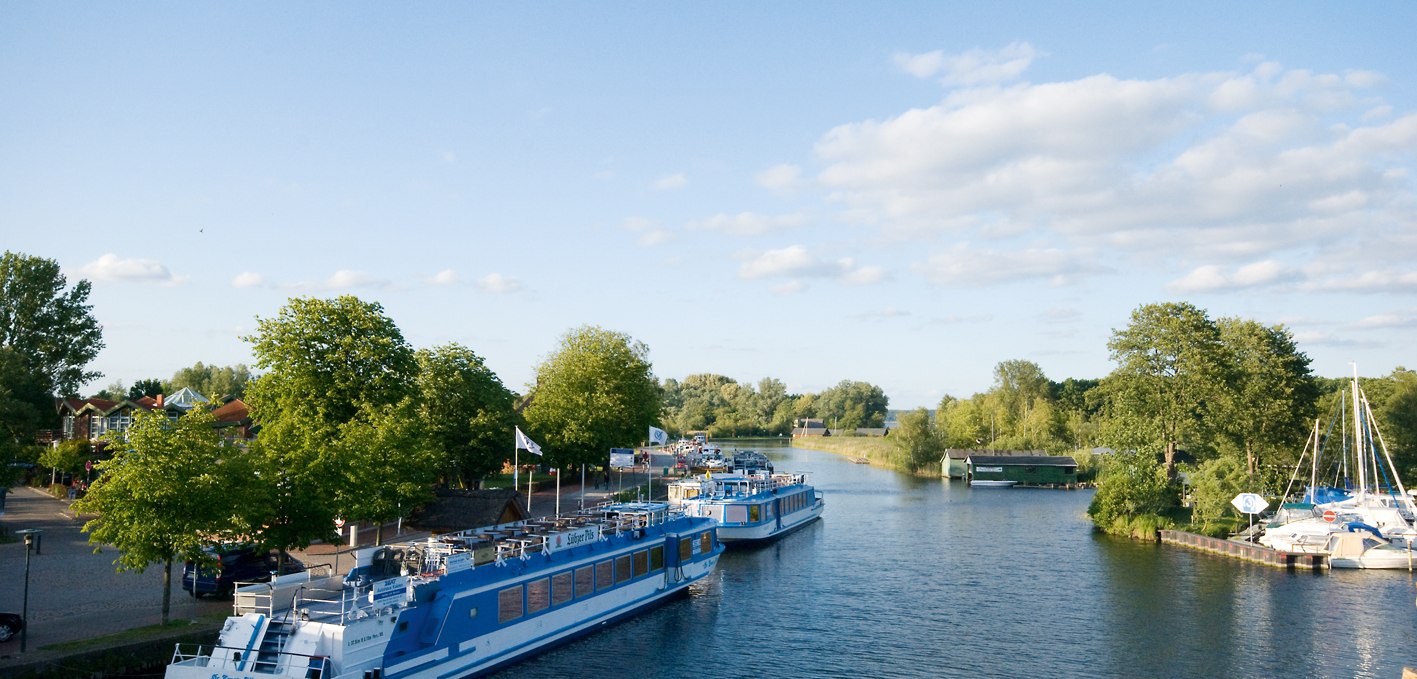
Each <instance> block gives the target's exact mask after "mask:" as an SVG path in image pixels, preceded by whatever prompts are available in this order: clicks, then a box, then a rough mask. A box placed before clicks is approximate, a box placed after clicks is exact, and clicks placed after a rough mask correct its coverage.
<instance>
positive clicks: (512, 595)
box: [497, 585, 522, 622]
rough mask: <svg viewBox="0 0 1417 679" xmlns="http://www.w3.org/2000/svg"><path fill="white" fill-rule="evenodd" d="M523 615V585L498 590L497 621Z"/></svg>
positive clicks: (504, 620) (514, 618)
mask: <svg viewBox="0 0 1417 679" xmlns="http://www.w3.org/2000/svg"><path fill="white" fill-rule="evenodd" d="M520 617H522V586H521V585H517V586H516V587H508V588H506V589H504V590H502V591H500V592H497V622H508V621H511V620H516V619H517V618H520Z"/></svg>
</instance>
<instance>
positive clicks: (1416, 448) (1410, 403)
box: [1364, 368, 1417, 488]
mask: <svg viewBox="0 0 1417 679" xmlns="http://www.w3.org/2000/svg"><path fill="white" fill-rule="evenodd" d="M1390 379H1391V380H1392V381H1393V382H1394V388H1393V391H1392V393H1391V394H1390V395H1389V396H1388V398H1387V400H1386V402H1384V403H1383V404H1382V405H1381V406H1377V405H1374V410H1375V411H1376V415H1377V416H1378V418H1379V421H1380V422H1381V423H1382V428H1381V429H1380V431H1381V432H1383V437H1384V438H1383V440H1384V441H1386V442H1387V446H1388V451H1389V452H1390V453H1391V454H1392V462H1393V465H1394V466H1396V467H1397V469H1398V472H1399V473H1400V474H1401V475H1402V477H1403V478H1404V479H1406V480H1407V487H1408V488H1412V483H1413V480H1414V479H1417V373H1414V372H1411V371H1409V370H1404V369H1402V368H1398V369H1396V370H1394V371H1393V374H1392V377H1391V378H1390ZM1364 392H1365V393H1366V392H1367V389H1366V388H1365V389H1364Z"/></svg>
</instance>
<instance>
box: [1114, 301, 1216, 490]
mask: <svg viewBox="0 0 1417 679" xmlns="http://www.w3.org/2000/svg"><path fill="white" fill-rule="evenodd" d="M1107 349H1108V350H1109V352H1110V354H1111V357H1112V360H1113V361H1115V362H1116V363H1117V367H1116V368H1115V369H1114V370H1113V371H1112V372H1111V373H1110V374H1109V375H1108V376H1107V377H1106V378H1105V379H1104V380H1103V384H1102V389H1103V390H1104V391H1105V393H1106V395H1107V398H1108V411H1107V422H1106V425H1105V426H1104V429H1103V431H1104V434H1103V435H1104V436H1105V437H1106V438H1107V440H1108V442H1109V443H1110V444H1112V446H1113V447H1114V448H1117V449H1118V450H1136V451H1139V452H1143V453H1147V454H1154V453H1155V452H1156V451H1163V452H1164V454H1165V470H1166V474H1167V477H1168V478H1174V476H1175V469H1176V450H1177V448H1178V447H1179V446H1181V445H1185V446H1187V447H1188V448H1189V449H1190V451H1191V452H1193V453H1201V454H1202V456H1206V455H1204V454H1205V453H1208V452H1213V451H1214V447H1215V437H1216V435H1217V429H1218V428H1219V427H1218V425H1220V424H1221V423H1220V422H1218V421H1217V420H1218V418H1217V417H1216V415H1218V414H1219V404H1220V403H1221V402H1223V400H1224V399H1225V398H1227V396H1226V391H1227V390H1228V389H1229V387H1230V384H1231V381H1232V379H1233V378H1232V377H1231V371H1230V370H1229V369H1228V368H1227V366H1226V364H1225V350H1224V344H1223V343H1222V342H1221V339H1220V330H1219V329H1218V328H1217V327H1216V324H1215V322H1213V321H1212V320H1211V319H1210V318H1209V317H1208V316H1207V315H1206V313H1205V311H1203V310H1201V309H1199V308H1196V307H1195V306H1193V305H1191V304H1187V303H1184V302H1167V303H1161V304H1146V305H1143V306H1141V307H1138V308H1137V309H1136V310H1135V311H1133V312H1132V317H1131V323H1130V324H1129V325H1128V326H1127V327H1126V328H1123V329H1121V330H1115V331H1113V333H1112V338H1111V340H1110V341H1108V342H1107Z"/></svg>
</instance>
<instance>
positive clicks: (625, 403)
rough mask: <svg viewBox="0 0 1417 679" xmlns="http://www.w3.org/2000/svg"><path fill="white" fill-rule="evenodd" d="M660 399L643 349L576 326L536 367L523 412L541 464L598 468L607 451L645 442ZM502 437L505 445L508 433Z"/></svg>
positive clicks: (591, 328)
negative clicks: (541, 454)
mask: <svg viewBox="0 0 1417 679" xmlns="http://www.w3.org/2000/svg"><path fill="white" fill-rule="evenodd" d="M687 381H688V380H685V382H686V383H687ZM659 398H660V396H659V381H658V380H656V379H655V376H654V372H653V366H652V365H651V364H650V361H649V347H647V346H645V344H644V343H643V342H637V341H635V340H633V339H631V338H630V336H629V335H626V334H624V333H619V332H614V331H610V330H605V329H602V328H599V327H596V326H583V327H581V328H577V329H575V330H572V331H570V332H568V333H567V334H566V335H565V336H564V337H562V338H561V341H560V345H559V347H558V348H557V350H556V351H555V353H553V354H552V355H551V356H550V357H549V358H547V359H546V360H545V361H543V362H542V363H541V364H540V365H539V366H537V369H536V387H535V389H534V390H533V392H532V394H531V404H530V405H528V406H527V407H526V409H525V410H524V412H523V415H524V416H525V417H526V422H527V427H528V428H529V429H530V430H531V431H530V434H531V436H532V438H533V439H535V440H536V441H537V442H538V443H540V444H541V447H542V449H543V450H545V451H546V458H547V459H545V460H544V462H546V463H547V464H550V465H552V466H555V467H562V466H565V465H572V464H605V463H606V460H607V459H608V456H609V454H610V448H612V447H618V446H628V445H634V444H636V443H638V442H640V441H643V440H644V439H645V436H646V434H647V432H648V431H649V426H650V425H651V424H654V423H655V422H656V421H657V420H658V419H659V405H660V400H659ZM507 436H508V441H509V442H510V440H511V432H510V431H509V432H507Z"/></svg>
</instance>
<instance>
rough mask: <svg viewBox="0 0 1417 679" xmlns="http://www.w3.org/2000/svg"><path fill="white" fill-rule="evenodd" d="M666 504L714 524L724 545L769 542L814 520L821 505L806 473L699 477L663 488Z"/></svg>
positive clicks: (676, 482) (757, 473)
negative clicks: (667, 498) (666, 492)
mask: <svg viewBox="0 0 1417 679" xmlns="http://www.w3.org/2000/svg"><path fill="white" fill-rule="evenodd" d="M669 503H670V504H671V505H677V506H680V507H683V508H684V511H685V513H687V514H689V515H690V516H703V517H708V518H711V519H713V520H714V521H715V522H717V524H718V539H719V540H720V541H722V542H723V543H725V544H734V543H752V542H764V541H768V540H773V539H775V538H778V537H781V536H783V535H786V534H787V533H790V532H792V531H794V530H796V529H798V528H801V527H803V526H805V525H807V524H809V523H811V522H812V521H815V520H816V519H818V518H820V517H821V515H822V510H823V509H824V508H825V506H826V505H825V501H824V500H823V499H822V494H821V492H820V491H818V490H816V489H815V488H813V487H812V486H811V485H810V484H808V483H807V475H806V474H789V473H781V472H778V473H772V472H767V471H764V470H760V471H751V472H747V473H742V474H740V473H732V474H705V475H704V476H700V477H692V478H688V479H682V480H679V481H675V482H674V483H671V484H669Z"/></svg>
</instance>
